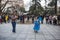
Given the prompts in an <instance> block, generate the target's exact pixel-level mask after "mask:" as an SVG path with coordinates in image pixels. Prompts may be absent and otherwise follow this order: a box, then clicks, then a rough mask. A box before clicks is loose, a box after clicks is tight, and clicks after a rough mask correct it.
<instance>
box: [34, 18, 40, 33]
mask: <svg viewBox="0 0 60 40" xmlns="http://www.w3.org/2000/svg"><path fill="white" fill-rule="evenodd" d="M33 29H34V32H35V33H38V30H39V29H40V22H39V20H38V19H37V18H36V20H35V21H34V28H33Z"/></svg>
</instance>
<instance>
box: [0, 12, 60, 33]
mask: <svg viewBox="0 0 60 40" xmlns="http://www.w3.org/2000/svg"><path fill="white" fill-rule="evenodd" d="M25 18H27V21H29V20H30V18H32V19H31V20H32V23H34V28H33V29H34V32H36V33H37V31H38V30H39V29H40V23H42V24H43V23H44V18H45V20H46V24H54V25H56V24H60V15H58V16H57V15H53V16H52V15H45V16H44V15H39V16H34V15H31V16H29V15H17V14H16V12H14V13H13V14H0V24H2V23H9V22H11V24H12V27H13V30H12V32H14V33H15V32H16V31H15V30H16V20H20V22H22V23H24V22H25V21H24V20H25Z"/></svg>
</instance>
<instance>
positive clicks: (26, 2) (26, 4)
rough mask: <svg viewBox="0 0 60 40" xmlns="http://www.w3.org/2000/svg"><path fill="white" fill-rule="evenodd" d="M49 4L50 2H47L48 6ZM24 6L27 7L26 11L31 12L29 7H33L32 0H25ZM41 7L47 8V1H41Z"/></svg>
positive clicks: (59, 4)
mask: <svg viewBox="0 0 60 40" xmlns="http://www.w3.org/2000/svg"><path fill="white" fill-rule="evenodd" d="M48 3H49V1H48V2H47V4H48ZM57 3H58V6H60V3H59V2H57ZM24 4H25V5H24V6H25V8H26V10H29V7H30V5H31V0H24ZM41 5H42V6H43V7H44V6H45V1H44V0H42V1H41Z"/></svg>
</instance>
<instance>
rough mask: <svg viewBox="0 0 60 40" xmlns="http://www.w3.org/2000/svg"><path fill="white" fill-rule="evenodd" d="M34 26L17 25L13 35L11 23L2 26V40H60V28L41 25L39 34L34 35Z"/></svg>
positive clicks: (0, 26)
mask: <svg viewBox="0 0 60 40" xmlns="http://www.w3.org/2000/svg"><path fill="white" fill-rule="evenodd" d="M33 26H34V25H33V24H17V26H16V33H12V25H11V23H7V24H0V40H60V27H59V26H55V25H49V24H41V27H40V30H39V33H37V34H36V33H34V30H33Z"/></svg>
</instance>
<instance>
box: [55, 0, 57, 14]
mask: <svg viewBox="0 0 60 40" xmlns="http://www.w3.org/2000/svg"><path fill="white" fill-rule="evenodd" d="M55 14H57V0H55Z"/></svg>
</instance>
